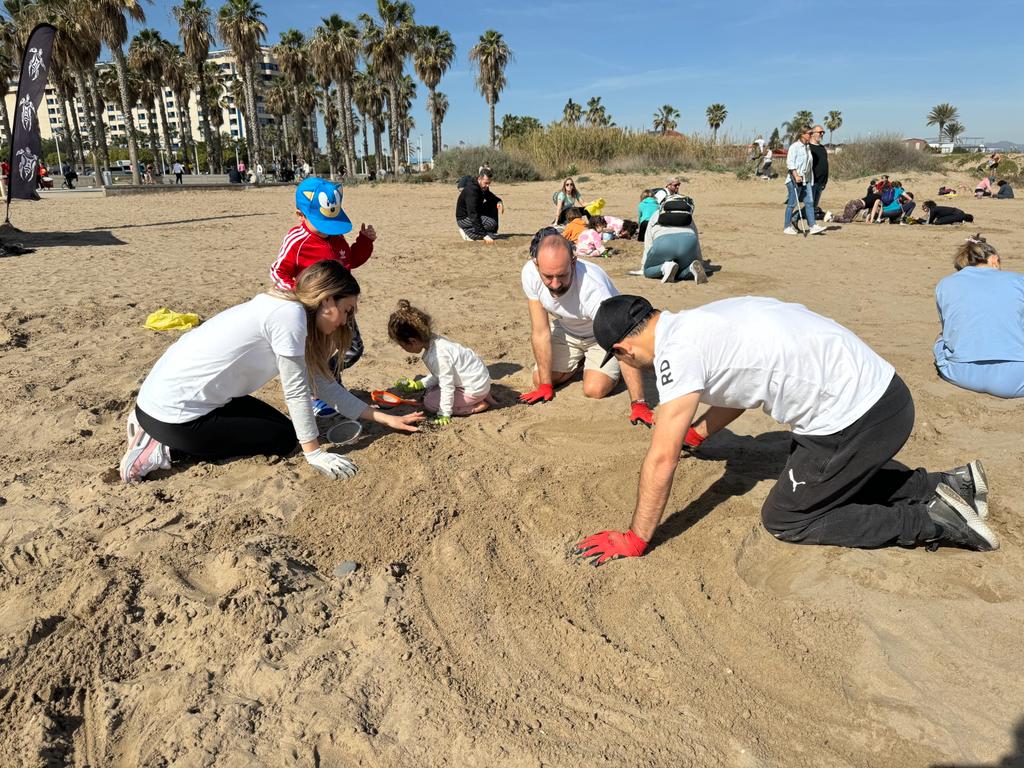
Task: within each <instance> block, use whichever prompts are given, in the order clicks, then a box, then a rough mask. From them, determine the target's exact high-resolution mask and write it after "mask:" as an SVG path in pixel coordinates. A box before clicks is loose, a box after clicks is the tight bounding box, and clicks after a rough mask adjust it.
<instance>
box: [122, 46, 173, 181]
mask: <svg viewBox="0 0 1024 768" xmlns="http://www.w3.org/2000/svg"><path fill="white" fill-rule="evenodd" d="M170 53H171V52H170V44H169V43H168V42H167V41H166V40H164V38H163V36H162V35H161V34H160V33H159V32H158V31H157V30H155V29H140V30H139V33H138V34H137V35H135V37H133V38H132V42H131V45H130V46H129V47H128V58H129V59H130V60H131V62H132V65H133V66H134V67H135V69H136V70H138V71H139V73H140V74H141V75H142V76H143V77H144V78H146V81H147V82H148V84H149V87H150V90H152V91H153V100H154V101H155V103H156V108H157V114H159V116H160V125H161V128H162V129H163V142H162V143H161V142H160V141H159V138H160V137H159V134H157V135H156V136H155V138H156V140H157V145H155V146H159V147H160V150H161V151H160V157H161V160H162V163H163V167H164V171H165V172H166V170H167V168H168V167H169V166H170V158H169V154H170V151H171V142H172V137H171V127H170V125H169V124H168V122H167V107H166V101H167V100H166V99H165V98H164V88H165V87H166V83H165V78H166V71H167V68H168V61H169V59H170Z"/></svg>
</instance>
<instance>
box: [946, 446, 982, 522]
mask: <svg viewBox="0 0 1024 768" xmlns="http://www.w3.org/2000/svg"><path fill="white" fill-rule="evenodd" d="M942 474H943V476H944V477H945V478H946V481H947V485H949V486H950V487H951V488H953V489H954V490H955V491H957V492H958V493H959V494H960V495H961V496H963V497H964V498H965V499H966V500H967V501H969V502H970V503H971V504H973V505H974V508H975V509H976V510H977V512H978V517H980V518H981V519H982V520H984V519H986V518H987V517H988V475H987V474H986V473H985V465H984V464H982V463H981V459H975V460H974V461H972V462H971V463H970V464H965V465H964V466H962V467H957V468H956V469H951V470H949V471H948V472H943V473H942Z"/></svg>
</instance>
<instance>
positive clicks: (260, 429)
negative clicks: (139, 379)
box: [135, 395, 298, 461]
mask: <svg viewBox="0 0 1024 768" xmlns="http://www.w3.org/2000/svg"><path fill="white" fill-rule="evenodd" d="M135 415H136V416H137V417H138V419H139V425H140V426H141V427H142V428H143V429H144V430H146V432H148V433H149V435H150V437H153V438H154V439H156V440H157V441H159V442H161V443H163V444H164V445H166V446H168V447H169V448H170V449H171V450H172V451H174V452H180V453H184V454H187V455H189V456H192V457H194V458H197V459H203V460H205V461H215V460H217V459H229V458H234V457H236V456H257V455H263V456H287V455H288V454H289V453H291V452H292V451H294V450H295V446H296V445H297V444H298V439H297V438H296V437H295V427H294V426H293V425H292V422H291V419H289V418H288V417H287V416H285V415H284V414H283V413H281V412H280V411H279V410H277V409H276V408H274V407H273V406H270V405H267V404H266V403H264V402H263V401H262V400H257V399H256V398H255V397H252V396H251V395H246V396H245V397H237V398H235V399H234V400H232V401H231V402H229V403H228V404H227V405H223V406H221V407H220V408H217V409H216V410H214V411H211V412H210V413H208V414H206V415H205V416H200V417H199V418H198V419H193V420H192V421H186V422H185V423H184V424H168V423H166V422H163V421H158V420H156V419H154V418H153V417H152V416H150V415H149V414H148V413H146V412H145V411H143V410H142V409H141V408H139V406H138V405H136V406H135Z"/></svg>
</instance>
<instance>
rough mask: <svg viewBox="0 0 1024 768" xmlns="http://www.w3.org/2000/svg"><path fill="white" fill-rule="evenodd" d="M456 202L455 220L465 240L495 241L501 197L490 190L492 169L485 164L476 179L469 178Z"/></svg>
mask: <svg viewBox="0 0 1024 768" xmlns="http://www.w3.org/2000/svg"><path fill="white" fill-rule="evenodd" d="M465 181H466V183H465V185H464V186H463V187H462V192H460V193H459V201H458V202H457V203H456V204H455V221H456V223H457V224H458V225H459V232H460V233H461V234H462V239H463V240H483V241H484V242H485V243H487V244H491V243H493V242H494V235H495V233H497V231H498V219H497V205H498V203H500V202H501V199H500V198H498V197H496V196H495V195H493V193H491V192H490V188H491V169H490V168H488V167H486V166H484V167H482V168H481V169H480V171H479V174H478V175H477V177H476V178H475V179H472V178H467V179H466V180H465Z"/></svg>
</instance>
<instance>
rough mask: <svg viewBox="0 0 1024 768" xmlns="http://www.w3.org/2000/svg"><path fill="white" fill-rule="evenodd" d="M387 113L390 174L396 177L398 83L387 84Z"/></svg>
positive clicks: (399, 127)
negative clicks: (388, 120)
mask: <svg viewBox="0 0 1024 768" xmlns="http://www.w3.org/2000/svg"><path fill="white" fill-rule="evenodd" d="M388 113H389V117H390V125H389V126H388V141H390V142H391V163H392V172H393V173H394V174H395V175H396V176H397V175H398V168H399V164H400V156H401V155H400V153H401V150H402V125H401V120H400V119H399V116H398V83H397V82H396V81H394V80H392V81H391V82H389V83H388Z"/></svg>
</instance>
